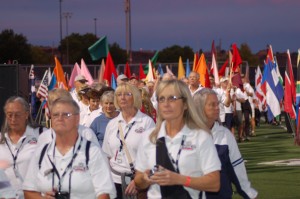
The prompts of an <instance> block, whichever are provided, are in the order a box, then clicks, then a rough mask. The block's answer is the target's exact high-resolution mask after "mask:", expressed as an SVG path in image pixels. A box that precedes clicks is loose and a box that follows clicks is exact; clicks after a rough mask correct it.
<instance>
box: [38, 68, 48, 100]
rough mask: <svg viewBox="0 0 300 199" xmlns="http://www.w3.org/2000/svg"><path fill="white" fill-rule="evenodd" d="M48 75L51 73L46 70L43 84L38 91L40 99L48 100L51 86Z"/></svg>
mask: <svg viewBox="0 0 300 199" xmlns="http://www.w3.org/2000/svg"><path fill="white" fill-rule="evenodd" d="M48 73H49V71H48V70H46V71H45V73H44V76H43V79H42V81H41V84H40V86H39V88H38V90H37V97H38V98H44V99H47V98H48V85H49V79H48V77H49V76H48Z"/></svg>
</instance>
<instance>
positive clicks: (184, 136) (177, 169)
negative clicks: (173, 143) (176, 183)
mask: <svg viewBox="0 0 300 199" xmlns="http://www.w3.org/2000/svg"><path fill="white" fill-rule="evenodd" d="M185 138H186V135H183V136H182V140H181V144H180V148H179V150H178V153H177V156H176V161H175V160H174V159H173V158H172V156H171V153H168V154H169V158H170V160H171V162H172V164H173V166H174V167H175V170H176V172H177V173H180V172H179V167H178V161H179V158H180V154H181V151H182V148H183V145H184V142H185Z"/></svg>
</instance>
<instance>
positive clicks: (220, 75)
mask: <svg viewBox="0 0 300 199" xmlns="http://www.w3.org/2000/svg"><path fill="white" fill-rule="evenodd" d="M228 62H229V59H227V60H226V61H225V62H224V64H223V65H222V67H221V68H220V70H219V77H226V76H227V75H226V74H225V72H226V68H228Z"/></svg>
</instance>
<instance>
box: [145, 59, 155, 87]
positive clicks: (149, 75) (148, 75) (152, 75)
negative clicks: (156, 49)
mask: <svg viewBox="0 0 300 199" xmlns="http://www.w3.org/2000/svg"><path fill="white" fill-rule="evenodd" d="M148 66H149V69H148V73H147V77H146V80H147V81H148V82H151V81H154V74H153V69H152V63H151V60H149V63H148Z"/></svg>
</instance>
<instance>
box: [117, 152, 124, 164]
mask: <svg viewBox="0 0 300 199" xmlns="http://www.w3.org/2000/svg"><path fill="white" fill-rule="evenodd" d="M116 161H117V163H119V164H121V163H122V162H123V151H119V152H118V154H117V157H116Z"/></svg>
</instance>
